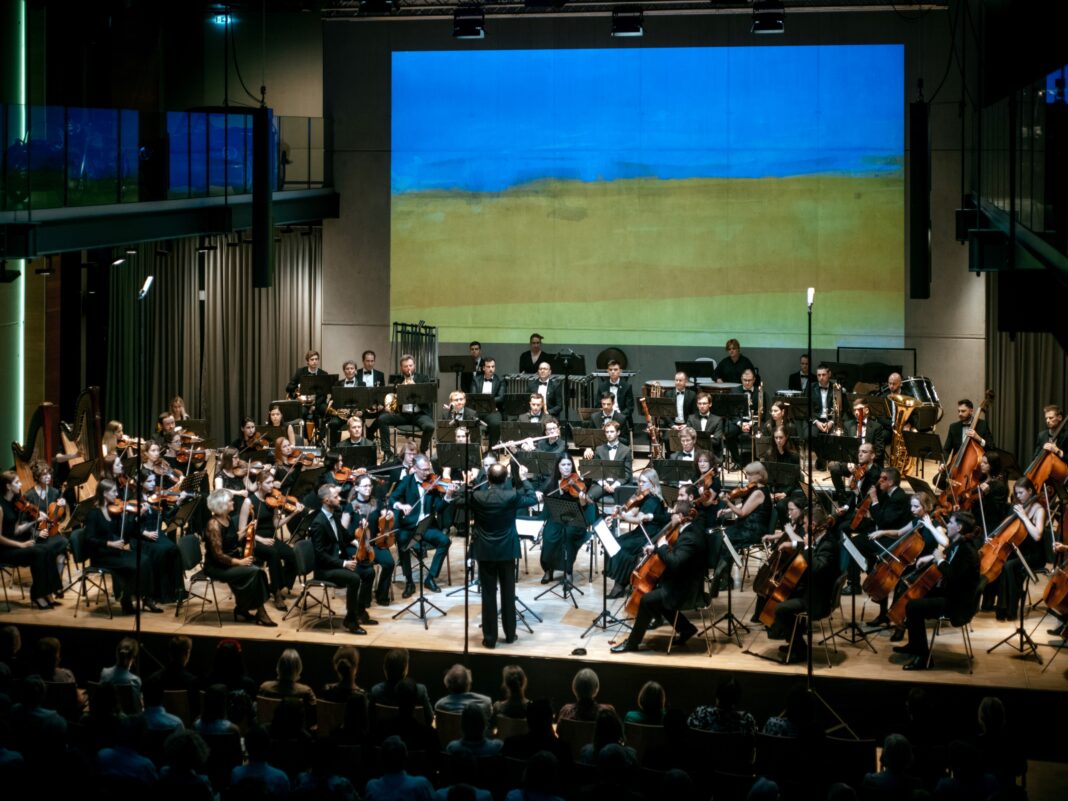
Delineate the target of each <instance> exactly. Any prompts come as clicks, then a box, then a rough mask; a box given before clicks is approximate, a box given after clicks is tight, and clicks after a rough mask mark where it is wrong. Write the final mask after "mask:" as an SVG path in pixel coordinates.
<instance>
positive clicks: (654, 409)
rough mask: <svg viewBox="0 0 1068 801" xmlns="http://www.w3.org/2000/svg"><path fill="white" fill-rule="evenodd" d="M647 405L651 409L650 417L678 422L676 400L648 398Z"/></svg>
mask: <svg viewBox="0 0 1068 801" xmlns="http://www.w3.org/2000/svg"><path fill="white" fill-rule="evenodd" d="M645 405H646V407H647V408H648V409H649V416H650V417H652V418H653V419H656V420H661V419H664V420H676V417H675V407H676V404H675V399H674V398H664V397H660V398H646V399H645Z"/></svg>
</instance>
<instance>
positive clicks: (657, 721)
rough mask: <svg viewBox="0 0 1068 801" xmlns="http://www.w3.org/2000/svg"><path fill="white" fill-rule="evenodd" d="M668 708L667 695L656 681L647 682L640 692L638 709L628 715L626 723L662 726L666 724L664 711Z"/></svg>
mask: <svg viewBox="0 0 1068 801" xmlns="http://www.w3.org/2000/svg"><path fill="white" fill-rule="evenodd" d="M666 707H667V693H665V692H664V688H663V687H661V686H660V685H659V684H658V683H656V682H655V681H647V682H645V684H643V685H642V688H641V690H639V691H638V708H637V709H632V710H630V711H629V712H628V713H627V716H626V717H625V718H624V721H625V722H627V723H641V724H643V725H645V726H660V725H661V724H663V722H664V709H665V708H666Z"/></svg>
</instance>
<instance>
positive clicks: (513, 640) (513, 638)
mask: <svg viewBox="0 0 1068 801" xmlns="http://www.w3.org/2000/svg"><path fill="white" fill-rule="evenodd" d="M518 639H519V637H518V636H516V635H515V634H513V635H512V636H511V637H505V638H504V641H505V643H507V644H508V645H511V644H512V643H514V642H515V641H516V640H518Z"/></svg>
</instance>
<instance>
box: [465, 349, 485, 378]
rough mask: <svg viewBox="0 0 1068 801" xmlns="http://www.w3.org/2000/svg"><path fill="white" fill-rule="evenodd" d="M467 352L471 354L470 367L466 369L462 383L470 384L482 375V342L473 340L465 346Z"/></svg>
mask: <svg viewBox="0 0 1068 801" xmlns="http://www.w3.org/2000/svg"><path fill="white" fill-rule="evenodd" d="M467 352H468V353H470V354H471V369H470V370H468V371H467V374H466V376H465V380H464V383H465V384H467V385H468V386H470V384H471V382H472V381H474V380H475V379H476V378H478V377H479V376H481V375H482V362H484V361H485V359H483V358H482V343H481V342H479V341H478V340H473V341H472V342H471V343H470V344H469V345H468V346H467Z"/></svg>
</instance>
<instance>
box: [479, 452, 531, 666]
mask: <svg viewBox="0 0 1068 801" xmlns="http://www.w3.org/2000/svg"><path fill="white" fill-rule="evenodd" d="M512 465H513V470H514V483H515V484H516V485H518V486H519V489H516V488H515V486H512V485H509V484H508V471H507V469H505V467H504V465H501V464H494V465H491V466H490V467H489V470H488V471H487V474H486V479H487V482H488V483H487V485H486V487H485V488H484V489H481V490H479V491H477V492H475V493H473V494H472V495H471V513H472V515H473V516H474V540H473V542H472V545H471V551H472V555H473V556H474V558H475V559H477V560H478V574H479V578H480V580H481V582H482V644H483V645H484V646H485V647H486V648H493V647H495V646H496V645H497V585H498V583H499V584H500V587H501V625H502V626H503V628H504V641H505V642H506V643H513V642H515V639H516V638H515V569H516V567H515V565H516V559H518V558H519V554H520V551H519V531H518V530H517V529H516V525H515V516H516V512H517V511H518V510H519V509H521V508H523V507H525V506H533V505H534V504H536V503H537V502H538V498H537V495H536V494H535V492H534V488H533V487H531V485H530V482H528V481H526V480H524V479H523V478H522V474H521V472H520V465H519V462H518V461H516V460H512Z"/></svg>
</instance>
